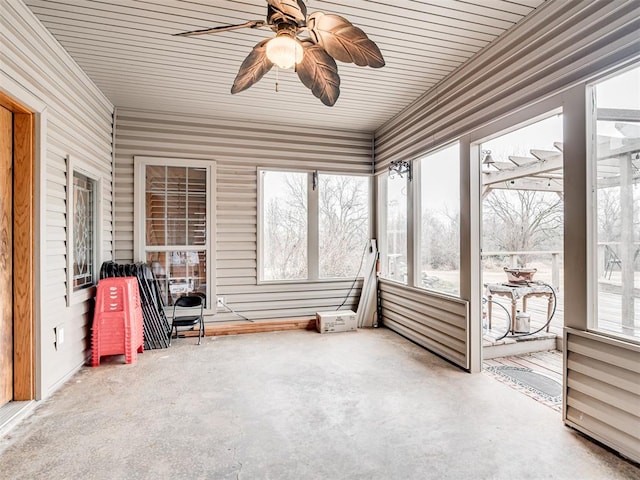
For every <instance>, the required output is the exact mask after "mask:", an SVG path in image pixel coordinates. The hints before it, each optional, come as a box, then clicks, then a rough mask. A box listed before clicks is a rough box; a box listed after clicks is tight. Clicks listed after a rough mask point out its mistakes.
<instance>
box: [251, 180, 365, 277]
mask: <svg viewBox="0 0 640 480" xmlns="http://www.w3.org/2000/svg"><path fill="white" fill-rule="evenodd" d="M259 179H260V196H261V201H260V243H261V247H260V265H261V267H260V279H261V280H262V281H292V280H318V279H332V278H349V277H354V276H356V275H357V274H358V271H359V268H360V264H361V260H362V257H363V254H364V251H365V246H366V245H368V241H369V238H370V222H369V216H370V215H369V210H370V208H369V198H370V197H369V183H370V179H369V177H367V176H357V175H333V174H318V173H317V172H282V171H267V170H262V171H260V172H259Z"/></svg>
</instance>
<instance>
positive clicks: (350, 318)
mask: <svg viewBox="0 0 640 480" xmlns="http://www.w3.org/2000/svg"><path fill="white" fill-rule="evenodd" d="M316 328H317V329H318V331H319V332H320V333H334V332H355V331H357V330H358V324H357V323H356V314H355V313H354V312H353V311H351V310H338V311H333V312H316Z"/></svg>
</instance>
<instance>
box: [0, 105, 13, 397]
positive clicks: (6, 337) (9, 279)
mask: <svg viewBox="0 0 640 480" xmlns="http://www.w3.org/2000/svg"><path fill="white" fill-rule="evenodd" d="M12 170H13V114H12V113H11V112H10V111H9V110H7V109H6V108H4V107H0V406H2V405H4V404H5V403H7V402H10V401H11V400H13V238H12V237H13V235H12V226H13V174H12Z"/></svg>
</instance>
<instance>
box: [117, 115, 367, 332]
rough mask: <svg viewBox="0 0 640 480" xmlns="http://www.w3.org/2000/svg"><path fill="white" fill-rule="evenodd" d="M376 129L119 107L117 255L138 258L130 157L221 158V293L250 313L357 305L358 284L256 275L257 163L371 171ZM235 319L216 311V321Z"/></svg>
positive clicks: (261, 316)
mask: <svg viewBox="0 0 640 480" xmlns="http://www.w3.org/2000/svg"><path fill="white" fill-rule="evenodd" d="M371 150H372V136H371V134H370V133H362V132H348V131H337V130H335V131H334V130H327V129H313V128H306V127H278V126H275V125H270V124H269V123H268V119H265V123H261V124H251V123H247V122H236V121H220V120H216V119H213V118H203V117H191V116H180V115H170V114H161V113H150V112H140V111H131V110H125V109H118V111H117V114H116V158H115V232H116V237H115V260H116V261H117V262H121V263H127V262H131V261H133V260H134V258H135V256H134V252H133V235H134V224H133V189H134V179H133V157H134V156H136V155H138V156H153V157H169V158H171V157H173V158H186V159H203V160H212V161H215V162H216V176H217V184H216V186H215V191H216V195H217V197H216V209H217V211H216V212H215V217H216V246H215V249H216V271H215V274H214V276H215V278H216V282H215V283H216V294H217V295H219V296H224V297H225V303H227V304H229V305H230V306H231V307H232V308H234V310H236V311H238V312H241V313H243V314H244V315H245V316H247V317H249V318H251V319H257V320H266V319H283V318H301V317H311V316H313V315H315V312H316V311H318V310H331V309H335V308H336V307H338V306H339V305H340V304H341V303H342V302H343V300H344V299H345V297H346V296H347V295H349V299H348V301H347V303H346V304H345V306H346V307H354V304H355V303H357V300H358V298H359V295H360V287H361V285H360V283H361V282H358V283H357V284H356V286H355V288H354V289H353V290H352V291H351V293H349V290H350V288H351V286H352V283H353V282H352V281H338V282H315V283H308V282H296V283H291V284H261V285H258V282H257V258H258V257H257V255H258V252H257V218H258V217H257V211H258V198H257V169H258V168H260V167H267V168H283V169H287V168H291V169H312V170H314V169H318V170H320V171H328V172H337V173H359V174H371V173H372V155H371ZM234 319H236V320H237V319H238V317H235V316H234V315H233V314H230V313H222V312H221V313H219V314H218V315H217V316H216V319H215V320H216V321H221V320H234Z"/></svg>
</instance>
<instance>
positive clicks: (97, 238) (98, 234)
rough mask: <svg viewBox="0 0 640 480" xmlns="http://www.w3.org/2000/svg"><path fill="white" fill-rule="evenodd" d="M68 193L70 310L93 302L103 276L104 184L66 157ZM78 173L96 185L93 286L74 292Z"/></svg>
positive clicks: (90, 170)
mask: <svg viewBox="0 0 640 480" xmlns="http://www.w3.org/2000/svg"><path fill="white" fill-rule="evenodd" d="M66 162H67V185H66V188H67V191H66V222H65V223H66V230H67V232H66V233H67V235H66V241H67V245H66V253H67V306H68V307H71V306H73V305H77V304H79V303H82V302H85V301H86V300H88V299H90V298H93V296H94V294H95V286H96V285H97V283H98V280H99V275H100V267H101V264H102V259H103V253H104V252H103V245H102V240H103V235H102V227H103V220H104V215H103V194H104V190H103V187H104V185H103V183H104V182H103V180H102V175H101V173H100V171H99V170H98V169H97V168H94V167H92V166H90V165H87V164H85V163H81V162H80V161H79V160H78V159H76V157H75V156H74V155H67V158H66ZM76 173H78V174H80V175H82V176H84V177H86V178H87V179H89V181H90V182H92V183H93V186H94V189H93V209H92V211H93V225H94V228H93V247H94V248H93V272H92V279H93V285H89V286H87V287H85V288H81V289H79V290H74V288H73V271H74V261H75V252H74V248H73V245H74V239H75V232H74V218H75V205H74V202H73V189H74V186H73V179H74V177H75V174H76Z"/></svg>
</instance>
